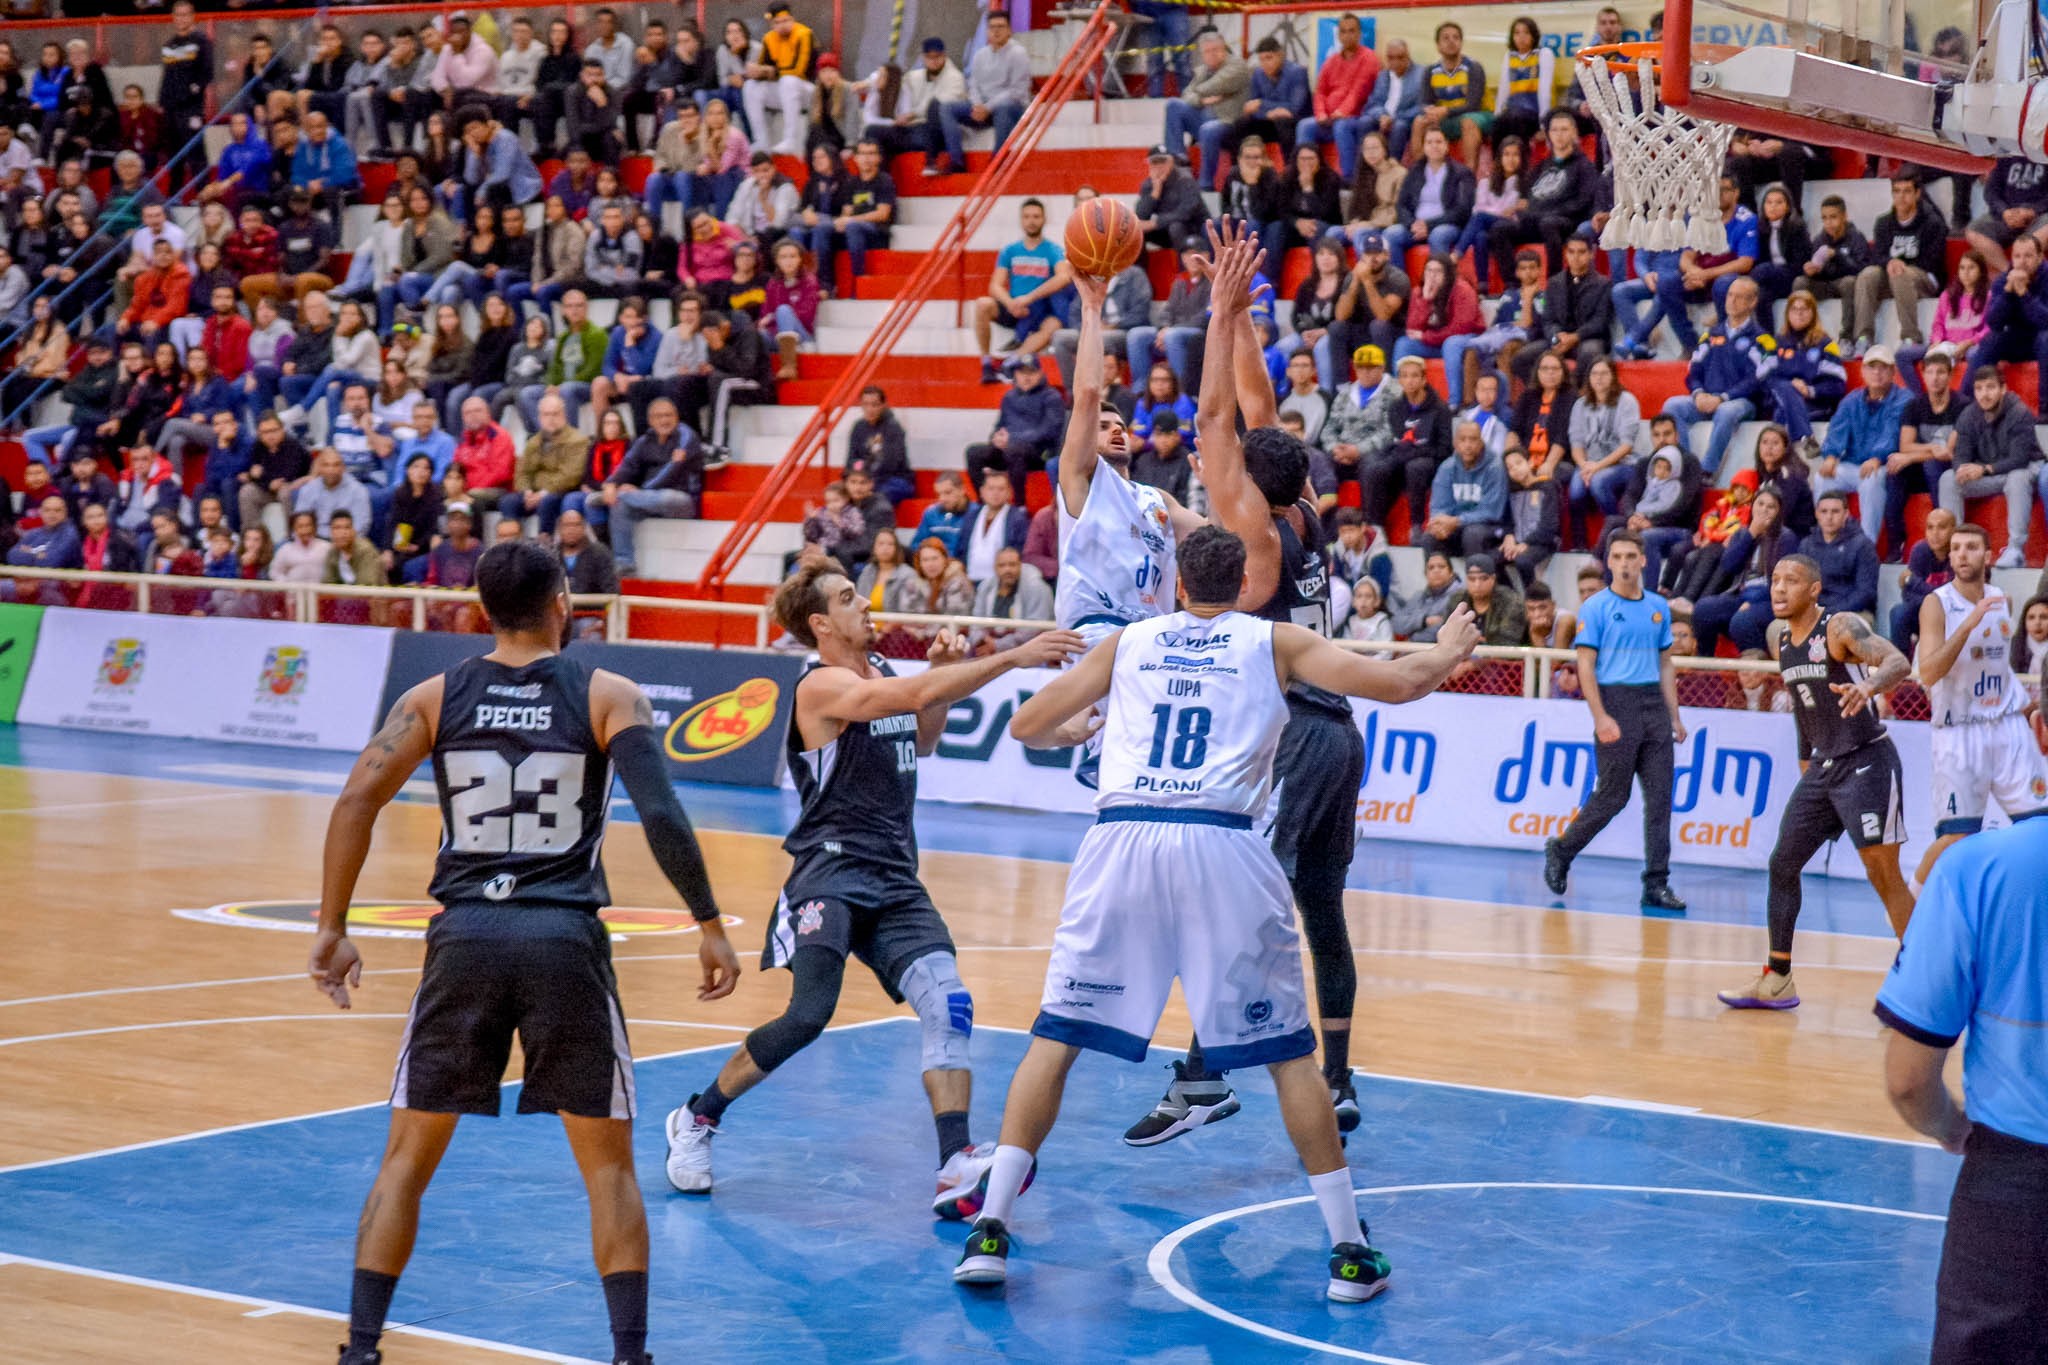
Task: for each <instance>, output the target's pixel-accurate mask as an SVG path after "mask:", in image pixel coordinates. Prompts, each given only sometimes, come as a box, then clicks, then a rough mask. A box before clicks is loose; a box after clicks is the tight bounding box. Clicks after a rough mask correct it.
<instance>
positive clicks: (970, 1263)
mask: <svg viewBox="0 0 2048 1365" xmlns="http://www.w3.org/2000/svg"><path fill="white" fill-rule="evenodd" d="M1009 1277H1010V1230H1009V1229H1008V1228H1006V1227H1004V1226H1003V1223H1002V1220H1001V1219H999V1218H984V1219H982V1220H981V1221H980V1222H979V1223H976V1224H975V1225H974V1231H973V1232H971V1233H969V1234H968V1235H967V1247H966V1249H965V1250H964V1251H962V1252H961V1253H960V1264H958V1265H956V1266H954V1267H953V1283H955V1284H1001V1283H1002V1282H1003V1281H1004V1280H1007V1279H1008V1278H1009Z"/></svg>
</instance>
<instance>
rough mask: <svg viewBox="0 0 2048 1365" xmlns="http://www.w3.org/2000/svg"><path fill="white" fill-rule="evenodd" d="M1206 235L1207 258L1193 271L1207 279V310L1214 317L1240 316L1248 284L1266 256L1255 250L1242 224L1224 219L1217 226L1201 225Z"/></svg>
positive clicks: (1248, 301) (1248, 292)
mask: <svg viewBox="0 0 2048 1365" xmlns="http://www.w3.org/2000/svg"><path fill="white" fill-rule="evenodd" d="M1205 226H1206V230H1207V232H1208V234H1209V255H1208V256H1207V257H1206V258H1204V259H1203V261H1202V262H1201V263H1200V264H1198V266H1197V267H1196V268H1197V269H1198V270H1200V271H1201V272H1202V273H1204V274H1206V275H1207V276H1208V277H1209V306H1210V308H1211V309H1212V310H1214V311H1215V312H1218V313H1241V312H1243V311H1244V310H1245V309H1247V308H1249V307H1251V282H1252V278H1253V276H1255V275H1257V274H1258V273H1259V267H1260V266H1261V265H1263V264H1265V260H1266V253H1265V252H1264V251H1262V250H1261V249H1260V248H1259V241H1258V238H1256V237H1254V236H1252V234H1251V230H1250V228H1249V227H1247V226H1246V225H1245V224H1243V223H1240V222H1236V221H1234V220H1232V219H1229V218H1225V219H1224V220H1223V221H1222V223H1221V224H1220V225H1219V224H1218V223H1216V222H1213V221H1212V222H1210V223H1208V224H1206V225H1205Z"/></svg>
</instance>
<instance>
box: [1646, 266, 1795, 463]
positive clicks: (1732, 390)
mask: <svg viewBox="0 0 2048 1365" xmlns="http://www.w3.org/2000/svg"><path fill="white" fill-rule="evenodd" d="M1756 300H1757V288H1756V281H1754V280H1752V279H1750V278H1749V277H1748V276H1742V277H1740V278H1738V279H1737V280H1736V281H1735V283H1734V284H1733V285H1731V286H1730V287H1729V289H1728V314H1727V319H1726V320H1725V321H1723V322H1717V323H1715V324H1714V326H1713V327H1712V329H1710V330H1709V331H1708V332H1707V334H1706V336H1705V337H1703V338H1701V340H1700V344H1699V345H1698V346H1696V347H1694V348H1693V353H1692V364H1691V366H1690V367H1689V368H1688V369H1687V370H1686V372H1685V390H1686V391H1685V392H1684V393H1683V394H1681V395H1680V396H1678V397H1676V398H1672V399H1670V400H1668V401H1667V402H1666V403H1665V404H1664V411H1666V412H1668V413H1670V414H1671V416H1672V418H1673V419H1674V420H1676V421H1677V423H1678V427H1679V430H1680V431H1682V432H1684V433H1686V437H1687V440H1688V442H1689V441H1690V440H1691V437H1692V428H1693V425H1694V424H1695V423H1698V422H1711V423H1713V429H1712V431H1711V432H1710V433H1709V434H1708V436H1707V446H1706V449H1705V450H1704V451H1701V452H1700V468H1701V469H1703V470H1705V471H1706V473H1707V475H1708V477H1710V478H1711V477H1712V476H1713V475H1714V473H1715V472H1716V471H1717V470H1719V469H1720V467H1721V457H1722V456H1723V455H1726V454H1727V453H1728V443H1729V442H1730V441H1732V440H1734V439H1735V428H1736V427H1738V426H1740V425H1741V424H1742V423H1744V422H1746V421H1748V420H1749V419H1750V418H1751V417H1753V416H1755V415H1756V410H1757V404H1758V403H1759V402H1760V401H1762V399H1763V397H1764V380H1765V379H1766V377H1768V375H1769V374H1770V370H1771V353H1770V351H1769V349H1767V347H1766V345H1765V339H1764V334H1763V329H1762V328H1760V327H1758V326H1757V321H1756Z"/></svg>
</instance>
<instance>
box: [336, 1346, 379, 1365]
mask: <svg viewBox="0 0 2048 1365" xmlns="http://www.w3.org/2000/svg"><path fill="white" fill-rule="evenodd" d="M340 1365H384V1353H383V1352H382V1351H379V1350H376V1349H374V1348H372V1349H370V1350H368V1351H351V1350H350V1349H349V1348H348V1347H347V1346H346V1345H343V1346H342V1347H341V1362H340Z"/></svg>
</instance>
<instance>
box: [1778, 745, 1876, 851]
mask: <svg viewBox="0 0 2048 1365" xmlns="http://www.w3.org/2000/svg"><path fill="white" fill-rule="evenodd" d="M1904 792H1905V773H1904V770H1903V769H1902V768H1901V767H1900V766H1899V751H1898V750H1897V749H1896V748H1894V747H1893V745H1892V742H1891V740H1890V739H1889V738H1886V739H1880V740H1878V741H1876V742H1875V743H1872V744H1866V745H1864V746H1863V747H1862V748H1860V749H1855V750H1852V751H1850V752H1849V753H1846V754H1844V755H1842V757H1840V758H1834V759H1826V760H1822V761H1816V762H1814V763H1813V764H1811V765H1809V766H1808V768H1807V770H1806V772H1805V773H1804V774H1803V775H1802V776H1801V777H1800V779H1799V781H1798V783H1797V784H1796V785H1795V786H1794V787H1793V788H1792V795H1791V796H1790V797H1789V798H1788V799H1787V800H1786V802H1785V814H1784V818H1783V821H1782V827H1783V828H1784V829H1785V830H1786V831H1787V832H1796V833H1797V834H1799V835H1801V836H1802V837H1803V838H1805V839H1810V840H1811V841H1812V842H1813V844H1814V845H1815V846H1816V847H1818V846H1821V845H1825V844H1828V843H1831V842H1833V840H1834V839H1835V837H1836V836H1837V835H1840V834H1845V833H1846V834H1847V835H1848V836H1849V841H1850V842H1851V843H1852V844H1854V845H1855V846H1856V847H1857V848H1877V847H1879V846H1881V845H1884V844H1900V843H1904V842H1905V840H1906V806H1905V795H1904Z"/></svg>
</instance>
